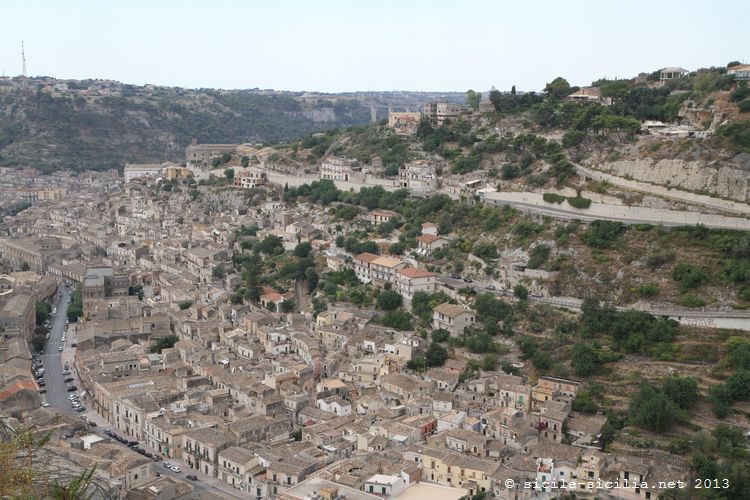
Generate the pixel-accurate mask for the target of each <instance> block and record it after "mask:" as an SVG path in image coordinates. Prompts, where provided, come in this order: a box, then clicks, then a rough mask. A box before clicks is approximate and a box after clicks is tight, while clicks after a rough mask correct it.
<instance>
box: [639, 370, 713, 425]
mask: <svg viewBox="0 0 750 500" xmlns="http://www.w3.org/2000/svg"><path fill="white" fill-rule="evenodd" d="M697 391H698V384H697V383H696V381H695V380H694V379H692V378H680V377H672V378H669V379H666V380H665V381H664V382H663V384H662V387H654V386H652V385H651V384H648V383H645V382H644V383H643V384H641V387H640V389H639V390H638V392H636V393H634V394H633V395H632V396H631V397H630V406H629V409H628V416H629V419H630V421H631V422H632V423H633V424H634V425H637V426H640V427H644V428H646V429H649V430H652V431H654V432H657V433H660V434H661V433H663V432H665V431H667V430H668V429H670V428H671V426H672V425H673V424H675V423H678V422H685V421H686V420H687V418H688V414H687V410H689V409H690V408H692V406H693V405H694V404H695V401H696V400H697V398H698V392H697Z"/></svg>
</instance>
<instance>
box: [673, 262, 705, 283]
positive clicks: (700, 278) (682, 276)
mask: <svg viewBox="0 0 750 500" xmlns="http://www.w3.org/2000/svg"><path fill="white" fill-rule="evenodd" d="M672 279H674V280H675V281H678V282H679V283H680V288H682V289H683V290H687V289H691V288H697V287H699V286H700V285H702V284H703V283H706V282H707V281H708V273H707V272H706V269H705V268H704V267H698V266H696V265H694V264H690V263H689V262H679V263H678V264H677V265H675V266H674V269H672Z"/></svg>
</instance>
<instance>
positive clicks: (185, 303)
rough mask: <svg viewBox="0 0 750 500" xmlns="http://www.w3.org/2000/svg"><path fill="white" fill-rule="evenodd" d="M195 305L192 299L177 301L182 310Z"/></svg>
mask: <svg viewBox="0 0 750 500" xmlns="http://www.w3.org/2000/svg"><path fill="white" fill-rule="evenodd" d="M192 305H193V301H192V300H183V301H182V302H178V303H177V307H179V308H180V311H184V310H185V309H188V308H190V306H192Z"/></svg>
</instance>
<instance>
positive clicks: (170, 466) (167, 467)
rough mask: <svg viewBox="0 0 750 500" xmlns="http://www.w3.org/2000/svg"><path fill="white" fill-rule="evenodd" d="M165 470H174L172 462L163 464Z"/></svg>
mask: <svg viewBox="0 0 750 500" xmlns="http://www.w3.org/2000/svg"><path fill="white" fill-rule="evenodd" d="M162 465H163V466H164V468H165V469H171V468H172V462H164V463H163V464H162Z"/></svg>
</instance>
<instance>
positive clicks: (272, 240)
mask: <svg viewBox="0 0 750 500" xmlns="http://www.w3.org/2000/svg"><path fill="white" fill-rule="evenodd" d="M258 250H260V251H261V252H262V253H264V254H266V255H278V254H280V253H283V252H284V245H283V244H282V243H281V238H279V237H278V236H274V235H272V234H269V235H268V236H266V237H265V238H263V240H262V241H261V242H260V243H259V244H258Z"/></svg>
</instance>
